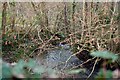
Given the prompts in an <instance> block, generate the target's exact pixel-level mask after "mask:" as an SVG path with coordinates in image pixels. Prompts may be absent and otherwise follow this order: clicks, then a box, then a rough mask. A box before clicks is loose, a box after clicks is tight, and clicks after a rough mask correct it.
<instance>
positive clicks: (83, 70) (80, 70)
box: [67, 69, 86, 74]
mask: <svg viewBox="0 0 120 80" xmlns="http://www.w3.org/2000/svg"><path fill="white" fill-rule="evenodd" d="M85 71H86V69H75V70H71V71H68V72H67V73H68V74H77V73H79V72H85Z"/></svg>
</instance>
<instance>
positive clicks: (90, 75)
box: [86, 58, 98, 80]
mask: <svg viewBox="0 0 120 80" xmlns="http://www.w3.org/2000/svg"><path fill="white" fill-rule="evenodd" d="M97 61H98V58H97V59H96V61H95V63H94V66H93V69H92V71H91V73H90V74H89V76H88V77H87V79H86V80H88V78H90V76H91V75H92V73H93V71H94V69H95V66H96V64H97Z"/></svg>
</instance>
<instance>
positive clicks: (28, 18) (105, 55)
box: [0, 2, 120, 79]
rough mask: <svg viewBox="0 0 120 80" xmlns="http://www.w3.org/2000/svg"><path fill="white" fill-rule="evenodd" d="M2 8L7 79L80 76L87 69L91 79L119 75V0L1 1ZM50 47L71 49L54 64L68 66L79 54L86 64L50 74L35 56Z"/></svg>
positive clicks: (2, 53)
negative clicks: (113, 0)
mask: <svg viewBox="0 0 120 80" xmlns="http://www.w3.org/2000/svg"><path fill="white" fill-rule="evenodd" d="M0 7H1V8H0V23H1V24H0V26H1V31H0V33H1V40H0V45H1V56H2V57H1V59H0V64H1V65H2V71H3V75H2V76H3V78H11V79H15V78H31V77H33V78H36V77H37V78H69V77H70V78H71V75H72V78H77V77H79V76H81V75H77V74H79V73H81V72H85V71H87V70H89V71H90V73H89V74H88V75H87V77H85V78H88V79H89V78H90V77H92V78H118V77H119V78H120V74H119V72H120V71H119V67H120V58H119V56H120V28H119V21H120V13H119V8H120V4H119V2H0ZM51 50H54V51H56V52H58V51H63V50H66V51H71V53H72V54H71V55H70V56H68V54H66V56H68V57H67V58H66V57H65V56H64V55H63V57H64V59H65V58H66V59H65V61H64V62H62V63H60V64H57V65H55V66H54V68H55V67H56V66H60V65H61V64H65V66H63V67H62V69H63V70H64V68H65V67H66V65H67V63H68V62H69V63H71V62H70V60H71V59H72V60H73V61H75V60H74V59H76V58H77V59H78V60H79V61H82V63H81V64H77V66H76V65H72V66H71V69H69V70H67V71H66V70H64V71H63V72H61V73H59V71H56V72H55V74H52V72H51V71H52V69H53V68H52V69H51V68H50V69H51V70H48V71H45V69H44V67H43V65H42V64H41V65H42V66H40V65H37V64H36V57H39V56H41V58H40V59H42V57H43V56H42V55H43V54H47V55H49V54H48V53H49V51H51ZM62 53H63V52H62ZM62 53H61V54H60V55H62ZM55 54H56V53H55ZM47 55H46V56H47ZM46 56H45V57H46ZM53 57H55V56H53ZM72 57H73V58H72ZM74 57H75V58H74ZM59 61H60V60H59ZM54 62H56V61H53V63H54ZM48 63H50V62H48ZM43 64H44V62H43ZM45 65H47V64H45ZM45 65H44V66H45ZM73 67H74V68H73ZM47 69H48V68H47ZM49 71H50V72H49ZM94 72H96V75H95V76H92V75H93V74H94ZM76 75H77V76H76ZM75 76H76V77H75ZM82 78H84V77H82Z"/></svg>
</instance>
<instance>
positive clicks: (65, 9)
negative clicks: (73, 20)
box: [64, 2, 68, 33]
mask: <svg viewBox="0 0 120 80" xmlns="http://www.w3.org/2000/svg"><path fill="white" fill-rule="evenodd" d="M64 4H65V6H64V19H65V33H67V32H68V24H67V8H66V2H65V3H64Z"/></svg>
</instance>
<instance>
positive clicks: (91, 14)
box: [89, 2, 93, 35]
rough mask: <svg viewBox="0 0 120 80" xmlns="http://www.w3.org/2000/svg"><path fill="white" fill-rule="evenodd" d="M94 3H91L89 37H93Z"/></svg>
mask: <svg viewBox="0 0 120 80" xmlns="http://www.w3.org/2000/svg"><path fill="white" fill-rule="evenodd" d="M92 12H93V2H91V3H90V29H89V35H91V28H92V24H93V22H92V16H93V13H92Z"/></svg>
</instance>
